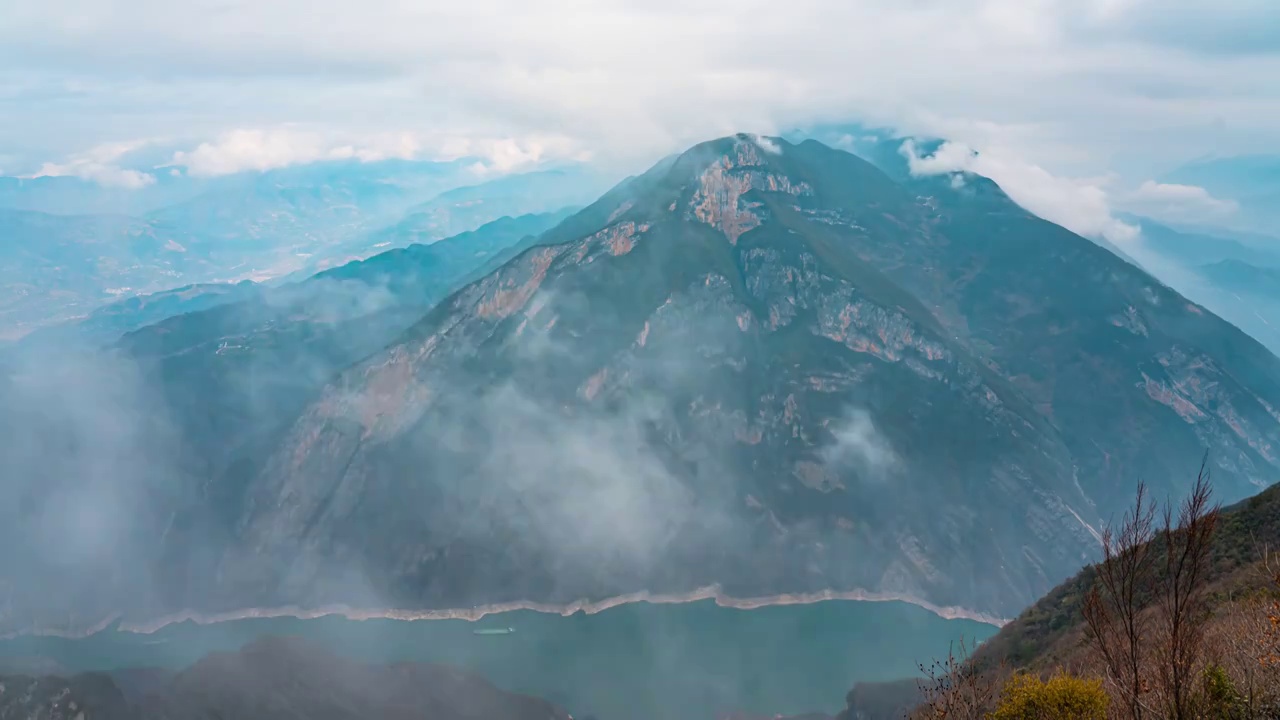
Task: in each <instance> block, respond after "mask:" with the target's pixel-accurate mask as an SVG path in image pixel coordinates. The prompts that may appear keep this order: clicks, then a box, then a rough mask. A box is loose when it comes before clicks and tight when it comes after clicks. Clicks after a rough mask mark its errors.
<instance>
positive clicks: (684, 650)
mask: <svg viewBox="0 0 1280 720" xmlns="http://www.w3.org/2000/svg"><path fill="white" fill-rule="evenodd" d="M508 627H509V628H513V629H514V630H515V632H512V633H510V634H479V635H477V634H476V633H475V632H474V631H476V630H481V629H490V628H508ZM996 629H997V628H996V627H995V626H993V625H990V624H986V623H981V622H977V621H973V620H964V619H944V618H942V617H939V616H938V615H936V614H934V613H932V612H929V611H928V610H925V609H923V608H920V607H916V606H915V605H911V604H908V603H905V602H867V601H853V600H827V601H822V602H814V603H808V604H791V605H775V606H766V607H759V608H754V609H740V608H733V607H723V606H721V605H718V604H717V603H716V602H714V601H713V600H702V601H697V602H688V603H675V604H651V603H645V602H637V603H628V604H623V605H619V606H616V607H612V608H609V609H607V610H602V611H600V612H596V613H592V614H587V613H583V612H577V613H573V614H571V615H567V616H564V615H558V614H554V613H544V612H536V611H531V610H518V611H512V612H505V613H498V614H492V615H487V616H485V617H483V618H482V619H480V620H478V621H468V620H447V619H446V620H418V621H406V620H388V619H369V620H350V619H347V618H344V617H339V616H327V617H320V618H313V619H298V618H293V617H276V618H254V619H244V620H233V621H227V622H217V623H210V624H203V625H202V624H197V623H194V622H190V621H188V622H181V623H175V624H171V625H167V626H165V627H163V628H161V629H159V630H157V631H155V632H153V633H135V632H122V631H120V630H119V629H117V628H115V627H112V628H108V629H106V630H104V631H101V632H98V633H95V634H93V635H90V636H88V637H83V638H59V637H30V636H28V637H19V638H13V639H9V640H4V641H0V658H3V657H10V658H13V657H26V658H31V657H40V658H48V659H50V660H52V661H54V662H56V663H58V664H59V665H60V666H61V667H64V668H66V669H67V670H69V671H75V672H79V671H87V670H118V669H123V668H138V667H163V668H169V669H180V668H183V667H186V666H188V665H190V664H191V663H193V662H195V661H196V660H198V659H199V658H200V657H202V656H204V655H206V654H208V653H210V652H215V651H231V650H236V649H238V648H240V647H241V646H243V645H244V644H246V643H248V642H250V641H252V640H254V639H255V638H258V637H262V636H265V635H285V636H302V637H305V638H307V639H309V640H311V641H314V642H318V643H321V644H323V645H325V646H327V647H329V648H331V649H333V650H334V651H335V652H338V653H340V654H342V655H346V656H348V657H352V658H355V659H359V660H365V661H369V662H389V661H391V662H394V661H404V660H412V661H431V662H445V663H449V664H453V665H458V666H463V667H468V668H471V669H474V670H476V671H478V672H480V673H482V674H484V675H485V676H486V677H488V678H489V679H490V680H491V681H493V682H494V683H495V684H497V685H499V686H500V687H503V688H506V689H509V690H513V691H516V692H524V693H529V694H532V695H537V696H540V697H544V698H547V699H550V700H552V701H555V702H557V703H559V704H561V705H563V706H564V707H566V708H567V709H569V710H570V711H571V712H573V713H574V714H575V716H577V717H579V718H582V717H586V716H595V717H597V718H600V720H629V719H630V718H637V719H638V718H703V719H704V720H707V719H709V718H713V717H715V715H716V714H718V713H720V712H722V711H725V710H729V709H742V710H749V711H751V712H754V713H760V714H766V715H772V714H776V713H784V714H796V713H802V712H813V711H823V712H831V713H834V712H835V711H837V710H839V709H840V708H841V707H843V701H844V695H845V693H846V692H847V691H848V689H849V688H850V687H851V686H852V685H853V683H854V682H856V681H872V680H891V679H896V678H901V677H906V676H910V675H915V674H918V667H917V664H918V663H921V662H923V663H926V664H927V663H928V662H929V661H930V660H932V659H933V658H935V657H940V656H943V655H945V654H946V652H947V650H948V646H949V644H950V643H951V642H953V641H955V640H958V639H960V638H962V637H963V638H964V639H965V640H966V641H968V642H970V644H972V642H973V641H974V640H978V641H981V640H985V639H986V638H988V637H990V636H991V635H993V634H994V633H995V632H996Z"/></svg>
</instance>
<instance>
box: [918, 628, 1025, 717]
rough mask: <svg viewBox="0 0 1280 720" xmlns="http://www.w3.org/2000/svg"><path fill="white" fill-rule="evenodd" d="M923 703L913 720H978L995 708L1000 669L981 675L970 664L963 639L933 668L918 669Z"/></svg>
mask: <svg viewBox="0 0 1280 720" xmlns="http://www.w3.org/2000/svg"><path fill="white" fill-rule="evenodd" d="M920 672H921V673H923V674H924V676H925V679H924V680H921V681H920V684H919V687H920V694H921V697H922V698H923V702H922V703H921V704H920V706H919V707H917V708H916V710H915V711H914V712H912V713H911V716H910V717H911V719H912V720H981V719H982V718H985V717H986V716H987V713H989V712H991V710H992V709H993V708H994V707H995V701H996V697H997V693H998V689H999V687H998V681H999V677H1000V675H1001V674H1002V673H1001V668H996V669H994V670H989V671H986V672H984V671H983V669H982V668H980V667H979V666H978V663H976V662H974V661H973V658H972V656H971V654H970V652H969V649H968V647H967V646H966V645H965V642H964V640H963V639H961V640H960V642H959V649H958V650H957V648H956V647H955V646H954V645H953V646H952V647H951V649H950V650H948V652H947V657H946V658H945V659H942V660H935V661H934V662H933V664H932V665H929V666H927V667H926V666H925V665H920Z"/></svg>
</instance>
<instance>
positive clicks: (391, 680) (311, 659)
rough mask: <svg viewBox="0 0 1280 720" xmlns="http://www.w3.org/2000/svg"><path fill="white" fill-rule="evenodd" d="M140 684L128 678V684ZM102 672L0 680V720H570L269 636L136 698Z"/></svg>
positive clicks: (528, 703) (511, 697) (528, 700)
mask: <svg viewBox="0 0 1280 720" xmlns="http://www.w3.org/2000/svg"><path fill="white" fill-rule="evenodd" d="M130 683H133V684H136V681H133V680H129V681H127V682H125V683H124V684H125V685H129V684H130ZM119 684H120V683H118V682H117V680H116V679H115V678H112V677H110V676H108V675H103V674H87V675H78V676H74V677H70V678H58V677H42V678H31V677H22V676H8V677H2V676H0V717H2V718H6V719H7V718H22V719H23V720H35V719H37V718H38V719H39V720H117V719H118V720H205V719H209V720H212V719H213V718H225V719H228V720H230V719H234V720H286V719H289V718H297V719H298V720H304V719H305V720H368V719H370V718H378V719H379V720H398V719H400V718H405V719H406V720H408V719H409V718H424V717H428V718H438V719H439V720H569V715H568V714H567V713H565V712H564V711H563V710H561V709H559V708H557V707H555V706H554V705H552V704H551V703H548V702H545V701H543V700H539V699H536V698H532V697H527V696H523V695H516V694H513V693H508V692H504V691H502V690H499V689H498V688H496V687H494V686H493V685H491V684H490V683H489V682H487V681H486V680H484V679H483V678H481V677H479V676H476V675H473V674H470V673H467V672H463V671H460V670H456V669H453V668H450V667H446V666H441V665H426V664H418V663H402V664H398V665H391V666H378V665H362V664H360V663H355V662H350V661H346V660H342V659H339V658H337V657H334V656H332V655H330V654H328V653H326V652H324V651H323V650H320V649H319V648H315V647H311V646H308V645H306V644H305V643H300V642H298V641H294V640H282V639H276V638H267V639H264V640H260V641H258V642H256V643H254V644H252V645H250V646H248V647H246V648H244V649H243V650H241V651H239V652H236V653H217V654H214V655H210V656H209V657H206V658H205V659H203V660H201V661H200V662H198V663H196V664H195V665H193V666H192V667H190V668H188V669H187V670H184V671H183V672H181V673H178V674H177V675H174V676H172V677H159V676H157V679H156V682H154V683H151V684H150V685H149V686H147V687H145V689H143V688H137V689H136V692H135V693H133V695H135V696H133V697H130V696H127V695H126V694H125V693H124V692H122V691H121V689H120V687H119Z"/></svg>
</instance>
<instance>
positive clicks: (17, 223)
mask: <svg viewBox="0 0 1280 720" xmlns="http://www.w3.org/2000/svg"><path fill="white" fill-rule="evenodd" d="M214 266H215V260H214V257H213V255H212V253H211V252H210V249H209V248H207V247H205V246H203V245H201V244H200V243H199V241H198V240H195V239H193V238H192V237H191V236H189V235H188V234H187V233H185V232H183V231H182V230H180V229H178V228H175V227H171V226H166V225H164V224H162V223H158V222H153V221H147V220H139V219H137V218H131V217H125V216H117V215H50V214H47V213H40V212H30V211H20V210H0V334H2V335H4V336H8V337H17V336H20V335H22V334H25V333H26V332H28V331H30V330H31V329H33V328H34V327H37V326H40V325H42V324H47V323H50V322H56V321H62V320H66V319H68V318H72V317H76V316H83V315H87V314H88V313H89V312H90V311H91V310H93V309H94V308H96V307H98V306H100V305H103V304H105V303H107V302H110V301H111V300H112V299H114V298H116V297H118V296H120V295H122V294H132V293H136V292H147V291H151V290H158V289H161V288H163V287H166V286H172V285H173V284H175V280H176V279H178V278H182V277H185V276H188V275H192V274H195V275H204V274H208V273H210V272H212V268H213V267H214Z"/></svg>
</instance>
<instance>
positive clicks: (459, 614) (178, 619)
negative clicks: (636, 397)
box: [104, 585, 1009, 635]
mask: <svg viewBox="0 0 1280 720" xmlns="http://www.w3.org/2000/svg"><path fill="white" fill-rule="evenodd" d="M706 600H712V601H714V602H715V604H716V605H719V606H720V607H726V608H734V609H738V610H754V609H757V608H762V607H769V606H774V605H809V604H812V603H818V602H826V601H831V600H846V601H857V602H902V603H907V604H909V605H914V606H916V607H919V608H922V609H924V610H927V611H929V612H931V613H933V614H934V615H937V616H938V617H940V618H943V619H944V620H971V621H974V622H980V623H984V624H987V625H992V626H995V627H997V628H998V627H1002V626H1003V625H1004V624H1005V623H1007V622H1009V620H1008V619H1005V618H997V617H994V616H992V615H988V614H986V613H980V612H974V611H972V610H967V609H965V608H959V607H950V606H940V605H935V604H933V603H930V602H927V601H924V600H920V599H918V598H913V597H909V596H906V595H899V594H893V593H875V592H868V591H866V590H849V591H836V590H823V591H819V592H813V593H787V594H781V595H769V596H763V597H755V598H736V597H731V596H729V595H725V594H724V593H723V592H721V590H720V587H719V586H716V585H709V586H706V587H702V588H698V589H695V590H692V591H690V592H686V593H669V594H662V593H658V594H655V593H650V592H637V593H630V594H627V595H618V596H615V597H611V598H605V599H603V600H598V601H591V600H585V599H582V600H575V601H574V602H571V603H567V604H564V605H554V604H548V603H538V602H529V601H523V600H521V601H516V602H509V603H495V604H491V605H477V606H475V607H472V608H452V609H439V610H396V609H385V608H378V609H368V608H354V607H351V606H348V605H327V606H321V607H318V608H302V607H298V606H284V607H277V608H245V609H242V610H233V611H229V612H222V613H201V612H195V611H185V612H180V613H172V614H170V615H165V616H162V617H159V618H156V619H154V620H151V621H145V622H122V623H120V625H119V626H118V627H117V628H116V629H117V631H119V632H129V633H139V634H144V635H149V634H152V633H155V632H158V631H160V630H162V629H164V628H165V627H168V626H170V625H174V624H178V623H184V622H193V623H196V624H197V625H211V624H215V623H222V622H234V621H237V620H249V619H266V618H284V617H287V618H296V619H299V620H313V619H316V618H321V617H329V616H340V617H343V618H346V619H348V620H404V621H411V622H412V621H418V620H469V621H473V622H474V621H478V620H481V619H483V618H484V617H486V616H489V615H497V614H501V613H508V612H515V611H519V610H528V611H533V612H539V613H547V614H554V615H561V616H569V615H573V614H575V613H584V614H586V615H594V614H596V613H599V612H603V611H605V610H609V609H610V608H615V607H618V606H620V605H629V604H632V603H650V604H653V605H670V604H678V603H691V602H702V601H706ZM109 625H110V623H107V624H106V626H109ZM104 627H105V626H104Z"/></svg>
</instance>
